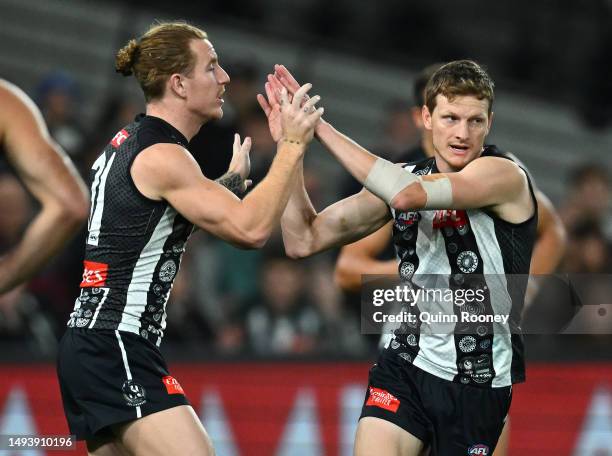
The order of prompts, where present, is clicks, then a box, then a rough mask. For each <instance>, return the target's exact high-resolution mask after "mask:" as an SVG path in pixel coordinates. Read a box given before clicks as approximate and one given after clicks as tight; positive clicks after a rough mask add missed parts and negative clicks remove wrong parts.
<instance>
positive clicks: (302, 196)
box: [281, 161, 317, 258]
mask: <svg viewBox="0 0 612 456" xmlns="http://www.w3.org/2000/svg"><path fill="white" fill-rule="evenodd" d="M316 216H317V211H316V210H315V208H314V207H313V205H312V203H311V201H310V198H309V196H308V193H307V192H306V187H305V184H304V163H303V161H301V162H300V163H299V164H298V166H297V169H296V171H295V174H294V184H293V187H292V190H291V195H290V196H289V201H288V203H287V207H286V208H285V211H284V212H283V215H282V217H281V230H282V235H283V243H284V245H285V251H286V252H287V255H288V256H290V257H292V258H296V257H303V256H307V252H309V251H310V250H311V248H312V241H313V233H312V222H313V221H314V219H315V218H316Z"/></svg>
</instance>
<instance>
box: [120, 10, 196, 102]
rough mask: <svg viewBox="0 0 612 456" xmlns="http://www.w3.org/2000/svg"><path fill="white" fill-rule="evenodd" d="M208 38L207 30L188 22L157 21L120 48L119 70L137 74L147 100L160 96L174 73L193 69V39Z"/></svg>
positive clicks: (187, 72)
mask: <svg viewBox="0 0 612 456" xmlns="http://www.w3.org/2000/svg"><path fill="white" fill-rule="evenodd" d="M206 38H208V35H207V34H206V32H205V31H204V30H201V29H199V28H198V27H195V26H193V25H189V24H187V23H185V22H161V23H158V24H154V25H152V26H151V27H150V28H149V30H148V31H147V32H146V33H145V34H144V35H142V36H141V37H140V38H139V39H138V40H135V39H132V40H130V41H129V42H128V43H127V44H126V45H125V46H123V47H122V48H121V49H119V51H118V52H117V56H116V57H115V69H116V70H117V72H118V73H121V74H123V75H124V76H129V75H131V74H134V76H135V77H136V79H137V80H138V82H139V84H140V87H141V88H142V91H143V92H144V95H145V99H146V100H147V101H150V100H152V99H155V98H159V97H161V96H162V95H163V94H164V84H165V82H166V81H167V79H168V78H169V77H170V75H172V74H174V73H182V74H189V72H190V71H191V70H192V69H193V67H194V65H195V60H196V57H195V55H194V54H193V52H192V51H191V48H190V43H191V40H203V39H206Z"/></svg>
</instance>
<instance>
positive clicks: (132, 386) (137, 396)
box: [121, 380, 147, 407]
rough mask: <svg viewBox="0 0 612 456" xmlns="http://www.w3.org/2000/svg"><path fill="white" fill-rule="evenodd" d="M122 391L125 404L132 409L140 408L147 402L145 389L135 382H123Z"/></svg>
mask: <svg viewBox="0 0 612 456" xmlns="http://www.w3.org/2000/svg"><path fill="white" fill-rule="evenodd" d="M121 390H122V391H123V397H124V398H125V402H126V403H127V405H129V406H131V407H138V406H140V405H142V404H144V403H145V402H147V399H146V393H145V389H144V388H143V387H142V385H140V384H139V383H136V382H135V381H134V380H126V381H125V382H123V386H122V387H121Z"/></svg>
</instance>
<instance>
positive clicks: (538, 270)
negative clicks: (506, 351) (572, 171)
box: [334, 64, 567, 456]
mask: <svg viewBox="0 0 612 456" xmlns="http://www.w3.org/2000/svg"><path fill="white" fill-rule="evenodd" d="M440 66H441V64H433V65H430V66H428V67H426V68H425V69H424V70H423V71H422V72H421V73H420V74H419V75H418V76H417V78H416V79H415V82H414V87H413V89H414V97H415V106H414V107H413V108H411V112H412V113H413V117H412V120H413V122H414V124H415V127H416V128H417V129H418V130H419V131H420V132H421V137H420V140H419V145H418V146H417V148H416V149H414V150H413V151H411V152H409V153H408V154H406V156H404V158H400V159H399V160H398V162H400V163H410V162H414V161H418V160H419V159H421V158H424V157H425V156H428V157H431V156H433V139H432V133H431V130H428V129H426V128H425V127H424V125H423V117H422V114H421V109H422V106H423V105H424V103H425V101H424V95H425V94H424V89H425V86H426V84H427V81H428V80H429V78H430V77H431V75H432V74H433V73H434V72H435V71H436V70H437V69H438V68H440ZM506 155H507V156H510V157H511V158H512V159H513V160H514V161H517V159H516V157H514V156H512V155H511V154H506ZM517 162H518V163H521V162H520V161H517ZM521 166H522V167H523V168H525V169H526V167H525V166H524V165H523V164H522V163H521ZM532 182H533V180H532ZM535 194H536V199H537V203H538V228H537V230H538V231H537V239H536V243H535V246H534V250H533V255H532V258H531V266H530V269H529V273H530V274H532V275H547V274H552V273H554V272H555V271H556V270H557V268H558V266H559V264H560V262H561V260H562V258H563V256H564V254H565V248H566V237H567V235H566V232H565V228H564V226H563V223H562V222H561V219H560V217H559V215H558V214H557V212H556V210H555V208H554V206H553V205H552V203H551V201H550V200H549V199H548V197H547V196H546V195H545V194H544V193H543V192H541V191H539V190H537V189H536V192H535ZM392 226H393V223H392V222H390V223H388V224H387V225H385V226H384V227H383V228H381V229H380V230H378V231H376V232H375V233H372V234H370V235H369V236H367V237H365V238H363V239H361V240H359V241H357V242H355V243H353V244H349V245H346V246H344V247H342V249H341V250H340V254H339V256H338V260H337V262H336V269H335V273H334V276H335V280H336V283H337V284H338V286H340V287H341V288H342V289H343V290H345V291H347V292H349V293H351V294H352V296H353V297H354V305H355V307H358V305H357V303H359V302H360V299H359V292H360V290H361V276H362V275H364V274H381V275H392V276H397V275H398V261H397V259H395V258H394V256H395V255H394V252H393V242H392V240H391V234H392ZM530 287H531V288H534V287H537V284H536V281H535V280H534V281H532V282H531V283H530ZM536 292H537V290H535V289H532V290H530V293H528V297H529V298H531V299H532V298H533V295H534V294H535V293H536ZM530 304H531V301H529V302H526V303H525V306H526V307H528V306H529V305H530ZM390 337H391V334H383V336H382V337H381V338H380V342H379V346H380V347H383V346H384V345H385V344H386V343H387V341H388V340H389V339H390ZM509 422H510V421H509V420H506V425H505V427H504V431H503V432H502V435H501V436H500V439H499V441H498V444H497V447H496V448H495V453H494V454H495V456H505V455H506V454H507V451H508V444H509V431H508V429H509V427H510V426H509Z"/></svg>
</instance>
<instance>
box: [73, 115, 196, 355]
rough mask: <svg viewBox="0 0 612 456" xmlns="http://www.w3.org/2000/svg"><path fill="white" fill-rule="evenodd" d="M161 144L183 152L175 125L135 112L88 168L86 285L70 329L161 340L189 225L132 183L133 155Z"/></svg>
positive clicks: (164, 203) (173, 211)
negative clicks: (177, 148) (133, 116)
mask: <svg viewBox="0 0 612 456" xmlns="http://www.w3.org/2000/svg"><path fill="white" fill-rule="evenodd" d="M158 143H174V144H179V145H181V146H183V147H187V140H186V138H185V137H184V136H183V135H182V134H181V133H180V132H179V131H178V130H177V129H176V128H174V127H173V126H172V125H170V124H169V123H167V122H165V121H164V120H162V119H159V118H157V117H152V116H145V115H139V116H138V117H137V118H136V119H135V121H134V122H133V123H131V124H129V125H128V126H126V127H125V128H123V129H122V130H121V131H119V132H118V133H117V134H116V135H115V136H114V138H113V139H112V141H111V142H110V143H109V144H108V145H107V146H106V147H105V149H104V151H103V152H102V154H101V155H100V156H99V157H98V159H97V160H96V161H95V163H94V164H93V167H92V170H91V209H90V215H89V221H88V226H87V228H88V233H87V239H86V249H85V261H84V272H83V281H82V282H81V293H80V296H79V297H78V298H77V300H76V303H75V306H74V311H73V312H72V314H71V316H70V320H69V322H68V326H69V327H78V328H92V329H114V330H120V331H128V332H132V333H135V334H139V335H140V336H142V337H144V338H146V339H148V340H150V341H151V342H153V343H155V344H156V345H159V344H160V343H161V339H162V337H163V333H164V328H165V327H166V311H165V308H166V303H167V301H168V297H169V294H170V290H171V288H172V284H173V282H174V278H175V277H176V274H177V272H178V269H179V264H180V261H181V257H182V255H183V252H184V250H185V247H184V246H185V242H186V241H187V239H188V238H189V236H190V234H191V232H192V231H193V225H192V224H191V223H189V222H188V221H187V220H186V219H185V218H184V217H182V216H181V215H180V214H179V213H177V211H176V210H175V209H174V208H173V207H172V206H170V205H169V204H168V203H167V202H166V201H163V200H162V201H153V200H150V199H148V198H146V197H145V196H144V195H142V194H141V193H140V192H139V191H138V189H137V188H136V186H135V184H134V181H133V180H132V177H131V175H130V168H131V166H132V163H133V161H134V159H135V158H136V156H137V155H138V154H139V153H140V152H141V151H143V150H144V149H146V148H147V147H149V146H152V145H154V144H158Z"/></svg>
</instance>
